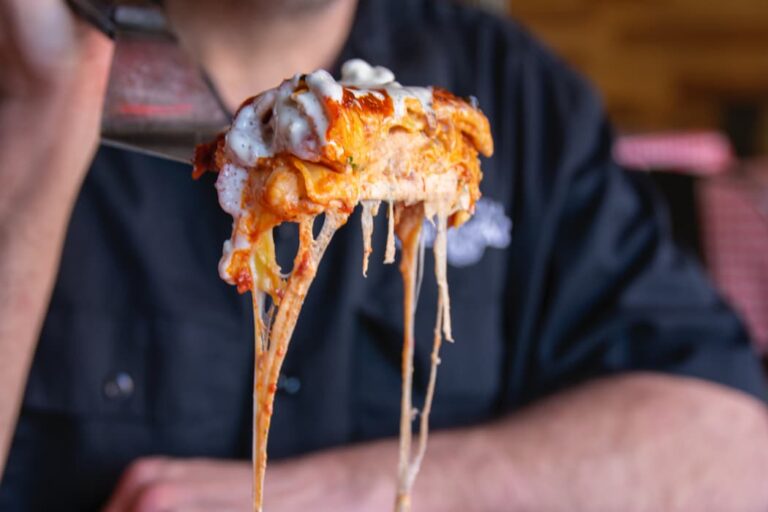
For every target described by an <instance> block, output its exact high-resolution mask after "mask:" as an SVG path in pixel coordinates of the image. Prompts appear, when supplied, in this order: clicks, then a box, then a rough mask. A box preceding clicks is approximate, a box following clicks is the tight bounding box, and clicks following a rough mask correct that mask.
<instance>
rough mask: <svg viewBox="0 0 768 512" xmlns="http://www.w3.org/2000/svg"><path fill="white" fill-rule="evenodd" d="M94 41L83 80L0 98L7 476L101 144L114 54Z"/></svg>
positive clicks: (1, 356) (0, 440)
mask: <svg viewBox="0 0 768 512" xmlns="http://www.w3.org/2000/svg"><path fill="white" fill-rule="evenodd" d="M91 37H93V38H97V39H99V40H98V41H95V42H94V44H92V45H90V46H89V50H92V51H90V52H89V54H88V55H85V56H84V57H83V59H84V61H83V62H87V64H84V65H83V66H82V72H83V76H77V75H76V74H75V73H74V72H73V76H72V77H71V81H70V79H69V78H67V80H64V79H62V80H61V81H60V82H57V83H54V84H45V86H44V87H41V89H40V90H35V91H30V92H29V93H28V94H27V93H23V92H21V93H17V94H15V95H14V96H6V97H3V98H0V389H2V393H0V475H2V469H3V466H4V463H5V458H6V452H7V447H8V444H9V442H10V438H11V435H12V433H13V431H14V428H15V421H16V414H17V412H18V407H19V402H20V399H21V395H22V392H23V390H24V384H25V381H26V375H27V370H28V368H29V364H30V361H31V359H32V354H33V353H34V349H35V342H36V340H37V336H38V331H39V328H40V325H41V323H42V320H43V316H44V314H45V311H46V307H47V304H48V300H49V296H50V291H51V288H52V286H53V281H54V277H55V275H56V269H57V266H58V261H59V257H60V252H61V245H62V243H63V239H64V233H65V230H66V226H67V223H68V220H69V214H70V210H71V208H72V204H73V202H74V199H75V196H76V195H77V191H78V189H79V186H80V183H81V180H82V177H83V175H84V172H85V169H86V167H87V165H88V161H89V159H90V158H91V156H92V153H93V149H94V147H95V143H96V141H97V139H98V126H99V116H100V105H101V99H102V97H103V93H104V87H105V83H104V82H105V79H106V72H105V70H106V69H107V66H108V65H109V59H110V48H109V43H108V42H107V41H106V40H101V39H103V37H102V36H100V35H98V34H94V35H93V36H91ZM93 69H96V70H98V73H90V72H89V73H86V72H88V71H90V70H93ZM74 71H75V72H76V71H78V70H77V69H75V70H74Z"/></svg>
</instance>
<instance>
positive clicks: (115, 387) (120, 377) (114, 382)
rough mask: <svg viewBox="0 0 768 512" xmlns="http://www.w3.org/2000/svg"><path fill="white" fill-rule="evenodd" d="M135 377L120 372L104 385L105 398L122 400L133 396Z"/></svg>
mask: <svg viewBox="0 0 768 512" xmlns="http://www.w3.org/2000/svg"><path fill="white" fill-rule="evenodd" d="M133 389H134V385H133V377H131V376H130V375H129V374H128V373H126V372H118V373H116V374H115V375H113V376H112V377H110V378H109V379H107V381H106V382H105V383H104V396H106V397H107V398H109V399H110V400H121V399H126V398H129V397H130V396H131V395H133Z"/></svg>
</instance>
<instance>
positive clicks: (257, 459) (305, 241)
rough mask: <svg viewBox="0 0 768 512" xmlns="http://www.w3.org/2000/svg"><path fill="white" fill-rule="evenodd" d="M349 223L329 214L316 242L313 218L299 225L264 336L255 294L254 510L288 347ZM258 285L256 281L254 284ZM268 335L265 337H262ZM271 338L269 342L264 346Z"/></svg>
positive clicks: (259, 501)
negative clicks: (327, 255) (324, 263)
mask: <svg viewBox="0 0 768 512" xmlns="http://www.w3.org/2000/svg"><path fill="white" fill-rule="evenodd" d="M346 220H347V216H346V215H344V214H339V213H336V212H327V213H326V215H325V222H324V223H323V228H322V230H321V231H320V234H319V235H318V237H317V239H313V237H312V225H313V222H314V217H308V218H306V219H303V220H302V221H301V222H300V223H299V250H298V251H297V253H296V258H295V260H294V264H293V271H292V272H291V274H290V276H289V277H288V280H287V283H286V286H285V289H284V293H283V296H282V298H281V301H280V306H279V307H278V308H277V313H276V314H275V318H274V323H273V324H272V325H271V329H269V331H268V332H265V331H264V330H263V329H262V327H263V326H264V324H263V322H262V320H261V313H260V312H261V308H262V304H261V302H262V299H261V298H262V297H263V294H260V293H259V292H256V291H254V292H253V297H254V298H255V299H256V300H255V303H254V317H255V318H254V320H255V323H256V326H257V327H256V328H255V329H254V332H255V333H256V338H255V340H254V343H255V351H256V362H255V366H256V367H255V369H254V386H255V391H254V400H255V403H254V432H253V453H254V455H253V460H254V462H253V509H254V511H257V512H262V511H263V497H264V476H265V472H266V467H267V438H268V435H269V426H270V423H271V419H272V408H273V405H274V400H275V392H276V391H277V380H278V377H279V375H280V369H281V368H282V365H283V361H284V360H285V355H286V352H287V351H288V344H289V343H290V340H291V336H292V335H293V330H294V328H295V327H296V321H297V320H298V317H299V313H300V311H301V306H302V304H303V302H304V298H305V297H306V295H307V292H308V290H309V287H310V285H311V284H312V281H313V280H314V278H315V274H316V273H317V267H318V265H319V264H320V260H321V259H322V257H323V253H324V252H325V249H326V248H327V247H328V244H329V243H330V241H331V238H333V235H334V233H335V232H336V230H337V229H338V228H339V227H341V226H342V225H343V224H344V223H345V222H346ZM254 281H257V280H254ZM262 332H265V334H264V335H262V334H261V333H262ZM265 336H268V338H269V342H268V344H267V346H266V347H264V346H263V340H264V339H265ZM265 349H266V350H265Z"/></svg>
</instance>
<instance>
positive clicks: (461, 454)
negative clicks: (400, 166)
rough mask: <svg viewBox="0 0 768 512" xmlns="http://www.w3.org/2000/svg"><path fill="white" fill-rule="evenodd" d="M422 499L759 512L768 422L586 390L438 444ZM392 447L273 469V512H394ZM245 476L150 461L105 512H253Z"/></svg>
mask: <svg viewBox="0 0 768 512" xmlns="http://www.w3.org/2000/svg"><path fill="white" fill-rule="evenodd" d="M430 437H431V439H430V447H429V450H428V453H427V457H426V459H425V461H424V466H423V470H422V472H421V474H420V476H419V479H418V481H417V483H416V486H415V490H414V498H413V502H414V509H415V510H419V511H421V512H430V511H436V512H437V511H440V512H452V511H455V512H465V511H467V510H471V511H473V512H482V511H489V512H497V511H500V510H504V511H510V512H514V511H536V512H550V511H551V512H557V511H568V512H574V511H580V510H584V511H590V512H600V511H606V512H613V511H617V510H621V511H624V512H634V511H637V512H640V511H643V512H645V511H647V512H658V511H661V510H663V511H665V512H674V511H696V512H707V511H712V512H722V511H724V510H728V511H731V510H732V511H737V510H738V511H740V512H750V511H755V512H758V511H760V512H762V511H765V510H766V509H767V508H768V486H766V485H765V474H766V473H767V472H768V414H767V413H766V410H765V408H764V406H763V404H761V403H759V402H758V401H757V400H755V399H753V398H751V397H749V396H748V395H745V394H742V393H740V392H735V391H731V390H729V389H726V388H724V387H721V386H719V385H716V384H709V383H707V382H705V381H700V380H696V379H687V378H681V377H671V376H662V375H658V374H639V373H638V374H626V375H624V376H618V377H608V378H603V379H599V380H595V381H592V382H590V383H587V384H585V385H583V386H580V387H578V388H576V389H574V390H572V391H568V392H564V393H562V394H559V395H555V396H553V397H551V398H549V399H546V400H543V401H541V402H540V403H539V404H537V405H534V406H532V407H530V408H528V409H526V410H524V411H522V412H520V413H517V414H513V415H510V416H509V417H507V418H505V419H502V420H499V421H497V422H495V423H493V424H488V425H482V426H477V427H472V428H467V429H462V430H454V431H444V432H435V433H434V434H433V435H432V436H430ZM396 458H397V447H396V444H395V442H394V441H391V440H387V441H381V442H376V443H370V444H364V445H359V446H354V447H348V448H341V449H337V450H330V451H326V452H322V453H318V454H314V455H309V456H306V457H302V458H300V459H296V460H292V461H287V462H277V463H274V464H272V465H271V466H270V468H269V470H268V471H267V489H268V492H267V495H266V506H267V509H268V510H270V511H272V512H293V511H304V510H315V511H317V512H323V511H326V510H327V511H340V512H343V511H353V510H389V509H390V508H391V506H392V505H393V496H394V490H395V489H394V475H395V467H396V463H397V462H396ZM249 489H250V467H249V464H247V463H227V462H220V461H207V460H193V461H189V460H180V459H157V458H153V459H143V460H140V461H138V462H136V463H135V464H133V465H132V466H131V468H129V470H128V471H127V472H126V474H125V475H124V477H123V479H122V481H121V483H120V485H119V486H118V489H117V491H116V492H115V495H114V496H113V500H112V502H111V504H110V505H109V506H108V507H107V508H106V511H107V512H124V511H131V512H151V511H159V510H163V511H166V510H197V509H196V508H195V507H200V510H203V509H204V508H205V507H206V506H207V507H213V508H216V507H219V508H226V507H231V508H232V509H234V510H248V506H249V503H250V493H249Z"/></svg>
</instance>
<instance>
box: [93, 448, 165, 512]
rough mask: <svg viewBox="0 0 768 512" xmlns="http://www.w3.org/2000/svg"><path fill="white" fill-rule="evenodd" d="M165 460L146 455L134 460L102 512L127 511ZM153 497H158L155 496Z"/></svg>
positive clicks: (131, 507)
mask: <svg viewBox="0 0 768 512" xmlns="http://www.w3.org/2000/svg"><path fill="white" fill-rule="evenodd" d="M166 464H167V460H166V459H164V458H162V457H147V458H143V459H138V460H136V461H134V462H133V463H132V464H131V465H130V466H128V469H126V470H125V472H124V473H123V476H121V477H120V480H119V482H118V483H117V487H115V490H114V491H113V493H112V497H111V498H110V500H109V503H107V506H106V507H104V510H103V512H128V511H131V510H133V503H134V502H135V501H136V500H137V499H138V498H139V495H140V494H141V492H142V490H143V488H144V487H146V486H147V485H149V484H150V483H151V482H154V481H155V480H156V479H157V478H158V477H159V476H160V475H161V474H162V471H163V470H164V466H165V465H166ZM154 499H158V498H157V497H155V498H154Z"/></svg>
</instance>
